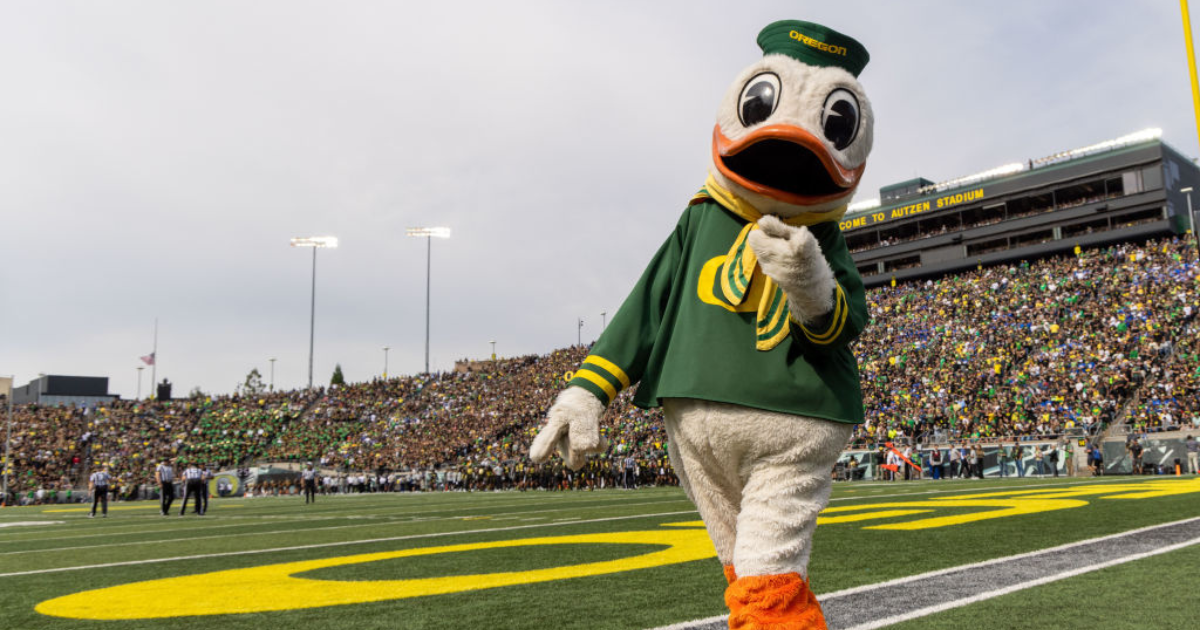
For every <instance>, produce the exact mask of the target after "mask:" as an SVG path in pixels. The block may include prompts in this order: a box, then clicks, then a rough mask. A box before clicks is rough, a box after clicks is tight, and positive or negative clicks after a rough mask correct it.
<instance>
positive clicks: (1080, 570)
mask: <svg viewBox="0 0 1200 630" xmlns="http://www.w3.org/2000/svg"><path fill="white" fill-rule="evenodd" d="M1196 521H1200V517H1193V518H1185V519H1182V520H1178V521H1172V522H1169V523H1160V524H1158V525H1150V526H1147V527H1141V528H1138V529H1131V530H1127V531H1123V532H1119V533H1116V534H1109V535H1107V536H1099V537H1096V538H1088V539H1086V540H1078V541H1075V542H1072V543H1066V544H1063V545H1058V546H1057V547H1049V548H1046V549H1039V550H1037V551H1029V552H1026V553H1019V554H1016V555H1012V556H1004V557H1001V558H992V559H990V560H984V561H981V562H972V563H969V564H961V565H958V566H954V567H947V568H945V569H938V570H936V571H929V572H927V573H920V574H917V575H909V576H905V577H902V578H896V579H894V580H888V581H886V582H878V583H876V584H864V585H862V586H855V587H853V588H847V589H843V590H840V591H834V592H832V593H826V594H824V595H820V596H818V597H817V600H818V601H820V602H821V603H822V604H824V603H826V602H829V601H831V600H835V599H838V598H841V597H846V596H848V595H856V594H858V593H864V592H869V591H874V590H879V589H883V588H888V587H892V586H900V585H903V584H907V583H909V582H917V581H920V580H925V579H928V578H932V577H938V576H941V575H945V574H947V573H955V572H957V571H962V570H964V569H974V568H979V567H985V566H989V565H993V564H1000V563H1004V562H1011V561H1014V560H1021V559H1025V558H1033V557H1037V556H1041V555H1046V554H1050V553H1057V552H1059V551H1064V550H1067V549H1072V548H1074V547H1081V546H1083V545H1090V544H1094V543H1098V542H1103V541H1105V540H1111V539H1114V538H1124V537H1126V536H1131V535H1136V534H1140V533H1143V532H1148V531H1153V530H1156V529H1162V528H1164V527H1173V526H1175V525H1182V524H1184V523H1192V522H1196ZM1195 544H1200V537H1197V538H1192V539H1189V540H1185V541H1183V542H1179V543H1175V544H1171V545H1165V546H1163V547H1159V548H1157V549H1152V550H1150V551H1145V552H1142V553H1136V554H1130V555H1127V556H1122V557H1120V558H1114V559H1112V560H1106V561H1104V562H1097V563H1094V564H1089V565H1087V566H1082V567H1077V568H1074V569H1070V570H1068V571H1060V572H1058V573H1054V574H1052V575H1047V576H1044V577H1041V578H1037V579H1035V580H1030V581H1028V582H1022V583H1020V584H1013V585H1010V586H1006V587H1003V588H998V589H993V590H990V591H984V592H982V593H976V594H975V595H972V596H970V597H964V598H962V599H956V600H952V601H948V602H943V603H941V604H937V605H934V606H927V607H925V608H920V609H917V610H911V611H908V612H906V613H901V614H899V615H893V616H890V617H886V618H883V619H876V620H873V621H869V622H867V623H863V624H859V625H857V626H852V627H850V628H844V629H839V630H875V629H876V628H882V627H884V626H888V625H892V624H896V623H900V622H902V621H910V620H913V619H918V618H921V617H926V616H928V615H932V614H935V613H939V612H942V611H946V610H951V609H954V608H959V607H962V606H967V605H970V604H974V603H977V602H981V601H984V600H988V599H992V598H995V597H1000V596H1001V595H1007V594H1009V593H1015V592H1017V591H1022V590H1025V589H1027V588H1033V587H1035V586H1041V585H1043V584H1049V583H1050V582H1057V581H1059V580H1064V579H1067V578H1070V577H1075V576H1077V575H1082V574H1084V573H1091V572H1092V571H1099V570H1101V569H1107V568H1109V567H1113V566H1117V565H1119V564H1124V563H1126V562H1133V561H1134V560H1141V559H1143V558H1149V557H1151V556H1156V555H1159V554H1163V553H1170V552H1172V551H1177V550H1179V549H1183V548H1185V547H1190V546H1192V545H1195ZM727 618H728V615H718V616H714V617H705V618H703V619H694V620H692V621H684V622H680V623H675V624H671V625H668V626H659V627H657V628H654V629H653V630H693V629H696V628H709V627H712V626H713V625H714V624H718V623H722V622H724V621H725V620H726V619H727ZM722 627H723V626H722Z"/></svg>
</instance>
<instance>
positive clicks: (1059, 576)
mask: <svg viewBox="0 0 1200 630" xmlns="http://www.w3.org/2000/svg"><path fill="white" fill-rule="evenodd" d="M1195 544H1200V538H1193V539H1191V540H1185V541H1183V542H1181V543H1175V544H1174V545H1167V546H1165V547H1159V548H1158V549H1153V550H1150V551H1145V552H1142V553H1137V554H1133V555H1129V556H1124V557H1121V558H1115V559H1113V560H1107V561H1105V562H1097V563H1095V564H1089V565H1087V566H1082V567H1078V568H1075V569H1071V570H1069V571H1061V572H1059V573H1055V574H1053V575H1047V576H1045V577H1041V578H1038V579H1036V580H1030V581H1028V582H1022V583H1020V584H1013V585H1011V586H1006V587H1004V588H998V589H995V590H991V591H985V592H983V593H978V594H975V595H972V596H970V597H964V598H962V599H956V600H954V601H950V602H943V603H941V604H937V605H935V606H928V607H926V608H921V609H918V610H913V611H910V612H907V613H904V614H900V615H895V616H892V617H887V618H885V619H878V620H876V621H871V622H868V623H864V624H859V625H857V626H852V627H850V628H847V629H846V630H875V628H882V627H884V626H890V625H892V624H895V623H900V622H901V621H908V620H910V619H919V618H921V617H926V616H929V615H932V614H935V613H939V612H942V611H945V610H951V609H954V608H960V607H962V606H967V605H970V604H974V603H976V602H982V601H984V600H988V599H992V598H994V597H1000V596H1001V595H1007V594H1009V593H1015V592H1017V591H1023V590H1025V589H1027V588H1033V587H1035V586H1041V585H1043V584H1049V583H1050V582H1057V581H1059V580H1065V579H1067V578H1070V577H1075V576H1077V575H1083V574H1084V573H1091V572H1093V571H1099V570H1101V569H1107V568H1108V567H1114V566H1117V565H1119V564H1125V563H1126V562H1133V561H1134V560H1141V559H1143V558H1149V557H1152V556H1157V555H1159V554H1164V553H1169V552H1172V551H1177V550H1179V549H1183V548H1185V547H1190V546H1192V545H1195ZM968 566H969V565H968Z"/></svg>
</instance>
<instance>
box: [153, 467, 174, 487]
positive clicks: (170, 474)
mask: <svg viewBox="0 0 1200 630" xmlns="http://www.w3.org/2000/svg"><path fill="white" fill-rule="evenodd" d="M156 470H157V471H158V478H159V480H161V481H162V482H163V483H171V482H172V481H175V469H174V468H171V465H170V464H159V465H158V468H157V469H156Z"/></svg>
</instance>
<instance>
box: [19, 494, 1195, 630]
mask: <svg viewBox="0 0 1200 630" xmlns="http://www.w3.org/2000/svg"><path fill="white" fill-rule="evenodd" d="M1094 481H1096V480H1090V479H1085V480H1079V479H1074V480H1072V479H1060V480H1052V479H1047V480H1041V479H1023V480H985V481H976V480H972V481H943V482H911V483H896V484H878V483H856V484H840V485H837V486H835V490H834V494H833V501H832V502H831V506H846V505H858V504H870V503H876V502H903V501H925V500H930V499H932V498H935V497H942V496H954V495H963V494H977V493H981V492H994V491H1011V490H1020V489H1038V488H1049V489H1053V488H1056V487H1063V486H1069V485H1078V484H1091V483H1093V482H1094ZM1130 481H1132V480H1131V479H1129V478H1125V479H1115V480H1109V479H1104V480H1098V482H1099V483H1114V482H1115V483H1129V482H1130ZM1139 481H1140V480H1139ZM1083 499H1084V500H1086V501H1087V505H1086V506H1084V507H1080V508H1075V509H1068V510H1059V511H1053V512H1045V513H1040V514H1031V515H1023V516H1017V517H1010V518H999V519H994V520H987V521H981V522H976V523H969V524H963V525H956V526H952V527H943V528H938V529H929V530H917V531H887V530H873V529H867V528H866V527H869V526H871V525H876V524H881V523H888V522H905V521H911V520H915V519H917V518H922V517H923V516H924V515H917V516H908V517H896V518H892V519H888V520H885V521H866V522H863V523H845V524H835V525H823V526H821V527H819V528H818V529H817V535H816V542H815V551H814V553H813V556H812V561H811V564H810V571H811V574H812V582H813V586H814V588H815V589H816V590H817V591H818V592H830V591H835V590H840V589H843V588H847V587H851V586H858V585H864V584H871V583H875V582H880V581H884V580H888V579H892V578H896V577H901V576H905V575H912V574H916V573H921V572H925V571H930V570H934V569H941V568H946V567H952V566H956V565H960V564H964V563H969V562H977V561H980V560H986V559H989V558H995V557H1000V556H1007V555H1011V554H1016V553H1022V552H1026V551H1033V550H1037V549H1042V548H1046V547H1051V546H1055V545H1059V544H1063V543H1067V542H1073V541H1077V540H1083V539H1087V538H1093V537H1096V536H1102V535H1106V534H1113V533H1118V532H1122V531H1126V530H1129V529H1133V528H1137V527H1142V526H1146V525H1152V524H1156V523H1163V522H1168V521H1173V520H1179V519H1182V518H1188V517H1192V516H1196V515H1197V514H1198V513H1200V510H1198V509H1197V507H1196V506H1197V505H1198V504H1200V494H1188V495H1177V496H1167V497H1160V498H1150V499H1143V500H1137V501H1116V500H1102V499H1098V498H1096V497H1084V498H1083ZM116 507H134V508H142V507H145V508H148V509H128V510H122V509H113V510H112V511H111V513H110V515H109V517H108V518H107V519H87V518H85V516H86V514H85V513H83V512H49V511H48V510H49V509H52V508H49V507H27V508H6V509H4V510H0V525H3V524H4V523H11V522H16V521H62V524H59V525H44V526H37V527H15V528H0V574H7V573H14V572H24V571H44V570H53V569H60V568H67V567H75V566H86V565H95V564H104V563H121V562H134V563H136V564H128V565H124V566H113V567H97V568H88V569H83V570H76V571H62V572H49V573H38V574H32V575H19V576H7V577H5V576H0V593H2V595H0V598H2V599H0V628H5V629H7V628H14V629H16V628H21V629H24V628H47V629H53V630H78V629H85V628H101V627H103V628H113V627H120V628H122V630H126V629H133V630H137V629H146V630H166V629H174V628H181V629H196V630H199V629H202V628H203V629H205V630H208V629H211V628H214V627H216V628H222V629H224V628H231V629H237V628H245V629H247V630H250V629H254V630H261V626H263V624H270V625H280V624H283V625H287V626H295V627H300V626H303V627H304V628H305V629H306V630H324V629H326V628H330V629H332V628H345V627H353V628H356V629H357V628H380V629H382V628H410V627H411V628H464V627H478V628H646V627H652V626H655V625H663V624H668V623H675V622H680V621H687V620H691V619H696V618H702V617H708V616H713V615H719V614H723V613H724V612H725V609H724V603H723V599H722V592H723V589H724V579H723V578H722V575H721V569H720V565H719V563H718V562H717V561H716V560H715V559H707V560H701V561H694V562H689V563H684V564H675V565H668V566H663V567H657V568H651V569H642V570H637V571H628V572H624V573H617V574H610V575H603V576H592V577H584V578H573V579H565V580H558V581H553V582H544V583H538V584H527V585H518V586H506V587H501V588H493V589H486V590H475V591H467V592H461V593H455V594H451V595H438V596H426V597H416V598H410V599H403V600H391V601H383V602H375V603H368V604H353V605H345V606H334V607H325V608H312V609H303V610H293V611H286V612H271V613H257V614H244V615H222V616H219V617H185V618H172V619H166V620H135V621H122V622H111V621H109V622H106V621H87V620H72V619H61V618H55V617H47V616H43V615H41V614H39V613H37V612H35V611H34V610H33V607H34V606H36V605H37V604H38V603H39V602H42V601H44V600H47V599H51V598H54V597H58V596H62V595H67V594H71V593H75V592H79V591H83V590H88V589H92V588H100V587H105V586H113V585H120V584H126V583H130V582H136V581H142V580H152V579H158V578H164V577H172V576H178V575H190V574H200V573H206V572H211V571H220V570H227V569H235V568H245V567H255V566H260V565H265V564H275V563H284V562H293V561H298V560H310V559H319V558H335V557H340V556H346V555H352V554H362V553H370V552H382V551H396V550H402V549H412V548H418V547H437V546H444V545H456V544H462V543H471V542H485V541H499V540H516V539H524V538H531V537H544V536H565V535H575V534H584V533H600V532H619V531H634V530H659V529H663V528H662V525H663V524H666V523H678V522H681V521H694V520H696V519H697V518H698V516H697V515H696V513H695V512H694V511H693V510H692V506H691V504H690V503H689V502H688V501H687V500H686V498H685V497H684V496H683V493H682V492H681V491H680V490H678V489H675V488H660V489H645V490H639V491H634V492H624V491H612V490H610V491H599V492H575V493H561V492H529V493H513V492H505V493H472V494H468V493H439V494H424V495H364V496H348V497H322V498H321V499H320V500H319V501H318V502H317V503H316V504H315V505H311V506H305V505H304V503H303V501H302V500H300V499H298V498H277V499H276V498H271V499H248V500H241V499H231V500H214V501H213V502H212V509H211V510H210V512H209V514H208V515H207V516H204V517H194V516H191V515H190V514H189V515H188V516H186V517H182V518H181V517H178V516H172V517H169V518H163V517H160V516H158V514H157V512H156V511H155V510H154V509H153V506H150V505H147V504H121V505H119V506H116ZM972 511H973V509H971V508H953V509H950V508H945V509H942V510H939V511H938V513H937V514H938V515H939V516H940V515H946V514H954V513H969V512H972ZM297 547H299V548H297ZM567 547H569V550H568V549H567ZM655 549H656V548H655V547H649V546H646V545H626V544H605V545H570V546H553V547H545V548H540V549H532V548H529V547H515V548H511V549H488V550H477V551H472V552H464V553H455V554H439V555H430V556H423V557H411V558H398V559H391V560H383V561H379V562H374V563H366V564H356V565H344V566H340V567H332V568H325V569H320V570H317V571H311V572H309V573H306V574H304V575H303V577H305V578H309V579H328V580H346V581H359V580H384V579H401V578H404V579H412V578H418V577H435V576H448V575H471V574H478V573H491V572H502V571H526V570H531V569H539V568H546V567H552V566H564V565H574V564H579V563H584V562H600V561H604V560H611V559H614V558H623V557H628V556H632V555H636V554H641V553H647V552H650V551H653V550H655ZM209 554H229V555H219V556H215V557H203V558H194V559H186V560H178V559H177V560H170V561H166V562H156V563H142V561H146V560H155V559H163V558H178V557H181V556H192V555H209ZM1156 560H1158V561H1159V562H1155V561H1156ZM1168 560H1169V561H1170V563H1174V564H1179V563H1183V564H1185V565H1186V563H1192V566H1194V562H1195V560H1196V556H1194V555H1187V554H1185V553H1182V552H1177V553H1172V554H1164V555H1162V556H1158V557H1157V558H1154V559H1151V561H1150V562H1151V563H1152V564H1151V565H1149V566H1155V567H1157V566H1159V564H1161V563H1162V562H1166V561H1168ZM1141 564H1142V562H1141V561H1139V562H1138V563H1133V564H1131V565H1125V566H1128V567H1133V566H1134V565H1141ZM1174 564H1172V566H1174ZM1125 570H1126V569H1125V568H1124V567H1118V568H1116V569H1108V570H1105V571H1101V572H1098V573H1097V574H1096V575H1097V576H1099V575H1105V574H1108V573H1109V572H1116V571H1125ZM1086 578H1087V576H1082V577H1080V578H1075V579H1081V580H1082V579H1086ZM1130 579H1131V580H1133V581H1135V582H1136V581H1137V579H1139V578H1137V577H1136V576H1135V577H1132V578H1130ZM1179 579H1180V580H1181V579H1182V578H1179ZM1071 581H1073V580H1071ZM1071 581H1068V582H1071ZM1177 583H1183V582H1179V581H1178V580H1177ZM1063 584H1066V582H1064V583H1063ZM1053 588H1056V587H1055V586H1054V585H1049V586H1046V587H1039V588H1037V589H1031V590H1029V591H1022V592H1021V593H1018V594H1015V595H1012V596H1007V597H1005V598H1002V599H1008V598H1010V597H1011V598H1016V599H1015V600H1014V601H1018V602H1021V601H1025V599H1024V598H1031V599H1030V601H1033V599H1032V598H1034V597H1035V596H1040V594H1041V593H1046V592H1050V591H1051V590H1052V589H1053ZM1099 590H1100V592H1101V593H1103V592H1104V590H1105V589H1104V588H1103V587H1101V588H1100V589H1099ZM197 596H203V594H198V595H197ZM255 596H256V594H255V593H254V592H252V591H250V592H247V593H246V595H245V597H247V598H253V597H255ZM1046 597H1047V601H1049V602H1052V601H1054V600H1055V599H1056V598H1055V597H1052V596H1046ZM1098 601H1099V602H1101V603H1103V602H1104V601H1105V600H1104V599H1103V597H1101V599H1100V600H1098ZM974 608H975V607H970V608H969V609H968V610H973V609H974ZM944 614H946V615H953V614H954V613H953V612H951V613H944ZM939 616H940V615H939ZM1051 618H1053V617H1046V619H1051ZM919 622H920V621H918V623H919ZM971 623H972V625H973V626H975V627H976V628H977V629H983V628H1005V627H1035V626H1037V625H1039V624H1033V625H1031V626H1024V625H1021V626H1010V625H1004V624H1005V623H1006V622H1005V621H1004V619H1003V617H998V616H996V615H993V614H988V615H984V617H983V619H982V620H979V621H976V620H974V618H972V622H971ZM117 624H119V626H118V625H117ZM937 627H961V626H955V625H953V623H951V624H950V625H945V626H937ZM1142 627H1167V626H1154V625H1149V626H1146V625H1143V626H1142Z"/></svg>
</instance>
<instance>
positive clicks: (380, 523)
mask: <svg viewBox="0 0 1200 630" xmlns="http://www.w3.org/2000/svg"><path fill="white" fill-rule="evenodd" d="M686 501H688V499H686V498H679V499H672V500H669V501H647V502H644V503H626V504H625V505H622V506H621V507H640V506H646V505H661V504H663V503H680V502H686ZM576 509H578V508H573V507H562V508H552V509H546V510H523V511H520V512H499V513H498V514H495V515H492V514H488V515H482V516H476V515H471V516H461V515H455V516H438V517H433V518H425V519H421V520H413V519H405V518H403V517H394V518H390V519H387V520H384V519H371V522H369V523H354V524H352V525H331V526H328V527H300V528H293V529H276V530H271V531H265V532H240V533H233V534H219V535H216V536H185V537H183V538H160V539H158V540H134V541H129V542H119V543H103V544H99V545H77V546H75V547H51V548H48V549H23V550H21V551H2V552H0V556H12V555H17V554H29V553H53V552H56V551H70V550H74V549H103V548H105V547H128V546H130V545H139V546H140V545H154V544H162V543H181V542H191V541H193V540H211V539H214V538H242V537H244V536H267V535H272V534H296V533H303V534H307V533H309V532H320V531H328V530H331V529H348V528H353V527H388V526H395V525H409V524H412V523H429V522H432V521H459V520H490V519H492V518H493V517H494V516H509V515H516V516H512V517H511V518H519V517H520V516H521V515H524V514H538V513H541V512H563V511H567V510H576ZM541 518H544V517H541ZM579 518H580V517H578V516H573V517H571V518H566V519H563V518H560V519H557V521H569V520H578V519H579ZM531 520H532V519H531ZM584 522H587V521H584ZM189 531H195V530H189ZM135 533H136V532H135ZM43 540H44V539H43ZM0 577H3V576H0Z"/></svg>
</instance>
